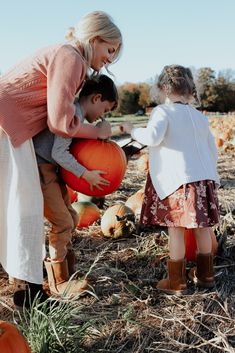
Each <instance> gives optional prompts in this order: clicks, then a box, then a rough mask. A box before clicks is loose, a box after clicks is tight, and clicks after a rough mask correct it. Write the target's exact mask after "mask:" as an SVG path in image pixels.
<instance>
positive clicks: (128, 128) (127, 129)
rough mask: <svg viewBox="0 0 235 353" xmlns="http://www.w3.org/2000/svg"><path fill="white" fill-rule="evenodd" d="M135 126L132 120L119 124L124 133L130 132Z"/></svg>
mask: <svg viewBox="0 0 235 353" xmlns="http://www.w3.org/2000/svg"><path fill="white" fill-rule="evenodd" d="M133 128H134V125H133V124H132V123H130V122H126V123H123V124H121V125H119V129H120V131H121V132H122V133H126V134H130V133H131V130H132V129H133Z"/></svg>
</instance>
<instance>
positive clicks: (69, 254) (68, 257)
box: [66, 249, 76, 276]
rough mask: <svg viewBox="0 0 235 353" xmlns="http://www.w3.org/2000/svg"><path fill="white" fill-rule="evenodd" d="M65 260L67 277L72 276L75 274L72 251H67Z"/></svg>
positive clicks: (74, 260)
mask: <svg viewBox="0 0 235 353" xmlns="http://www.w3.org/2000/svg"><path fill="white" fill-rule="evenodd" d="M66 260H67V263H68V270H69V276H72V275H73V274H74V273H75V272H76V269H75V264H76V256H75V252H74V250H73V249H68V251H67V255H66Z"/></svg>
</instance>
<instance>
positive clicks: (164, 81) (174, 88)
mask: <svg viewBox="0 0 235 353" xmlns="http://www.w3.org/2000/svg"><path fill="white" fill-rule="evenodd" d="M157 88H158V89H159V90H163V89H165V92H166V95H167V96H169V95H171V94H176V95H179V96H183V97H185V98H186V100H188V99H189V98H190V97H193V98H194V101H195V105H200V100H199V97H198V94H197V89H196V85H195V82H194V79H193V75H192V72H191V70H190V69H189V68H187V67H184V66H181V65H168V66H165V67H164V68H163V70H162V72H161V74H160V75H159V77H158V80H157Z"/></svg>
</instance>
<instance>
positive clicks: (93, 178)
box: [82, 170, 110, 190]
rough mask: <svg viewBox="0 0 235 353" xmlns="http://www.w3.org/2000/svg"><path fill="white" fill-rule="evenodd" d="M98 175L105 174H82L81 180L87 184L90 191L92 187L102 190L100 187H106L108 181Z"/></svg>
mask: <svg viewBox="0 0 235 353" xmlns="http://www.w3.org/2000/svg"><path fill="white" fill-rule="evenodd" d="M100 174H106V172H103V171H102V170H91V171H90V170H85V172H84V173H83V174H82V178H83V179H85V180H86V181H87V182H88V184H89V185H90V189H91V190H93V188H94V187H96V188H97V189H99V190H103V188H102V187H101V186H108V185H109V184H110V181H108V180H106V179H104V178H102V176H100Z"/></svg>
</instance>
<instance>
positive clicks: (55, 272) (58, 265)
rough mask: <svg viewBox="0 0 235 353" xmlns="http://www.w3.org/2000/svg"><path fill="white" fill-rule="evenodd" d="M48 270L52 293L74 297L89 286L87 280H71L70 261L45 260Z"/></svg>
mask: <svg viewBox="0 0 235 353" xmlns="http://www.w3.org/2000/svg"><path fill="white" fill-rule="evenodd" d="M44 263H45V267H46V270H47V276H48V284H49V288H50V291H51V293H53V294H56V295H60V296H65V297H73V296H76V295H77V294H80V293H82V292H84V291H85V290H86V289H87V288H88V282H87V280H76V279H72V280H69V271H68V262H67V260H66V259H65V260H64V261H63V262H51V261H44Z"/></svg>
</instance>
